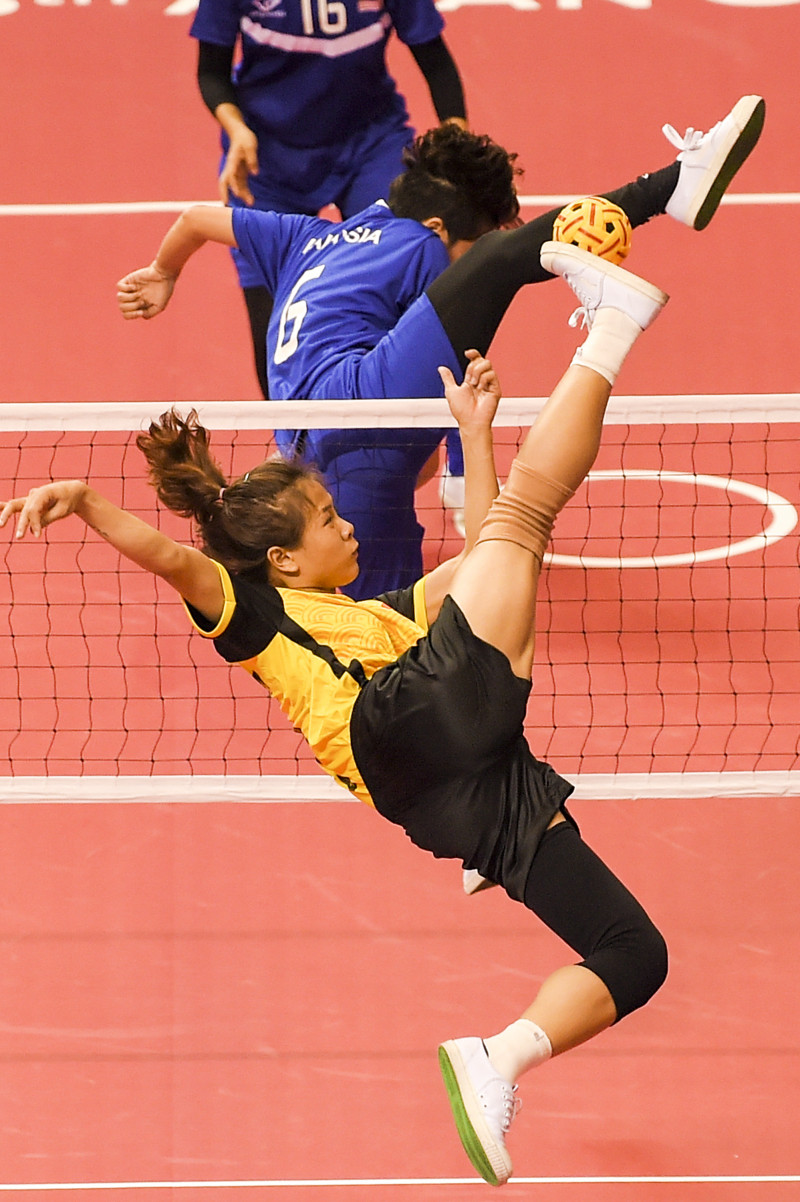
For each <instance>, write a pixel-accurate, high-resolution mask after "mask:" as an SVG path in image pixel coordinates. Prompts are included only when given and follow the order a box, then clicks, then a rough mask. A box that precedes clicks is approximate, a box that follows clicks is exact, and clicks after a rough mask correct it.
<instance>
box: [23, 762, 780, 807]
mask: <svg viewBox="0 0 800 1202" xmlns="http://www.w3.org/2000/svg"><path fill="white" fill-rule="evenodd" d="M569 779H570V780H571V781H572V783H573V784H574V785H575V799H576V800H584V801H587V800H591V801H649V800H665V801H666V800H673V801H674V800H684V799H686V798H690V799H698V800H699V799H703V798H705V799H709V798H712V797H713V798H717V797H718V798H726V799H730V800H736V799H738V798H742V797H747V798H755V797H763V798H768V797H772V798H778V797H800V771H795V770H792V769H787V770H786V771H783V772H653V773H647V772H620V773H610V772H609V773H570V774H569ZM219 802H228V803H237V804H243V805H287V804H297V803H299V804H309V805H319V804H323V803H326V802H336V803H342V802H344V803H345V804H349V803H353V804H356V805H360V804H362V803H361V802H359V801H358V800H357V799H356V798H355V797H353V795H352V794H350V793H348V792H347V790H346V789H345V788H343V786H341V785H338V784H337V783H336V782H335V781H334V780H333V779H332V777H329V776H285V775H284V776H221V775H220V776H215V775H202V776H201V775H197V776H188V775H187V776H4V777H0V805H51V804H55V803H59V804H60V803H70V804H73V805H131V804H145V805H163V804H167V803H176V804H190V805H209V804H214V803H219Z"/></svg>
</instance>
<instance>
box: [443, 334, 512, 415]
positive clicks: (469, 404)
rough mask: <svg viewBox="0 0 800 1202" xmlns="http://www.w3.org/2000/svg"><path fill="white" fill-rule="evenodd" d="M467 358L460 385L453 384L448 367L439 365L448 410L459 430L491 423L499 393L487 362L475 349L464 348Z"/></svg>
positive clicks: (497, 384) (495, 376) (453, 379)
mask: <svg viewBox="0 0 800 1202" xmlns="http://www.w3.org/2000/svg"><path fill="white" fill-rule="evenodd" d="M467 358H468V359H469V363H468V365H467V370H466V371H465V372H464V381H463V383H462V384H456V381H455V376H454V375H453V373H452V372H451V371H450V368H449V367H440V368H439V375H440V377H441V380H442V383H443V384H444V395H445V397H446V398H447V403H448V405H449V406H450V412H451V413H452V415H453V417H454V418H455V419H456V421H457V422H458V424H459V427H460V428H461V429H462V430H463V429H466V428H468V427H470V426H480V427H486V426H491V424H492V422H493V420H494V415H495V413H496V412H497V405H498V402H499V400H500V396H501V392H500V381H499V380H498V379H497V375H496V373H495V370H494V368H493V367H492V365H491V363H490V361H489V360H488V359H486V358H484V356H483V355H481V354H480V353H479V352H478V351H476V350H471V351H467Z"/></svg>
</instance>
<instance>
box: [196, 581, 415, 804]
mask: <svg viewBox="0 0 800 1202" xmlns="http://www.w3.org/2000/svg"><path fill="white" fill-rule="evenodd" d="M216 567H217V569H218V570H219V574H220V579H221V581H222V588H223V592H224V596H225V603H224V607H223V611H222V616H221V617H220V619H219V621H218V622H217V624H216V625H215V626H213V627H211V626H210V625H209V623H208V621H207V620H206V619H204V618H203V616H202V614H199V613H198V612H197V610H195V609H193V608H192V606H190V605H189V604H188V603H186V602H184V605H185V606H186V610H187V612H188V614H189V618H190V619H191V622H192V625H193V626H194V627H195V629H196V630H198V631H199V632H200V634H202V635H203V636H204V637H205V638H209V639H213V640H214V646H215V647H216V650H217V651H218V652H219V654H220V655H221V656H222V657H223V659H225V660H227V661H228V663H236V664H240V665H241V666H242V667H243V668H244V669H245V671H247V672H249V673H250V675H251V676H253V677H254V678H255V679H256V680H257V681H259V683H260V684H262V685H264V687H265V688H267V689H268V690H269V691H270V693H271V694H272V696H273V697H274V698H275V700H276V701H277V702H278V704H279V705H280V707H281V709H282V710H283V712H284V714H285V715H286V717H287V718H288V719H289V721H290V722H291V723H292V725H293V726H295V727H296V728H297V729H298V730H299V731H301V732H302V734H303V735H304V736H305V738H306V740H307V742H308V744H309V746H310V747H311V750H312V751H313V752H314V755H315V756H316V758H317V760H318V762H319V764H320V765H321V767H322V768H324V769H325V771H326V772H328V773H330V775H331V776H333V777H335V779H336V780H338V781H339V783H340V784H342V785H344V786H345V788H347V789H349V790H350V791H351V792H352V793H355V795H356V796H357V797H358V798H359V799H360V800H361V801H364V802H366V803H367V804H368V805H372V798H371V797H370V795H369V792H368V790H367V788H366V786H365V784H364V782H363V780H362V778H361V774H360V773H359V771H358V768H357V767H356V764H355V760H354V758H353V752H352V748H351V745H350V716H351V714H352V710H353V706H354V704H355V700H356V697H357V696H358V693H359V690H360V688H361V687H362V686H363V685H364V684H365V683H366V681H367V680H369V679H370V677H371V676H372V675H373V674H374V673H375V672H377V671H378V669H379V668H382V667H385V666H386V665H387V664H392V663H394V662H395V660H397V659H398V658H399V657H400V656H401V655H402V654H403V652H404V651H407V650H408V648H409V647H412V646H413V645H414V644H415V643H416V642H417V641H418V640H419V639H420V638H421V637H422V636H423V635H424V634H425V633H426V631H427V629H428V622H427V615H426V613H425V600H424V590H423V585H422V581H421V580H420V581H418V582H417V584H416V585H415V586H414V587H413V588H410V589H400V590H398V591H397V592H393V593H386V594H384V595H383V596H382V597H380V598H377V599H376V600H374V601H353V600H351V598H350V597H346V596H344V595H343V594H339V593H322V592H316V591H313V590H305V589H279V588H274V587H273V586H272V585H271V584H269V583H268V582H267V579H266V576H264V577H263V578H262V577H261V576H260V575H258V574H256V573H247V574H246V575H242V576H236V575H230V574H229V573H228V572H227V570H226V569H225V568H224V567H223V566H222V565H221V564H216Z"/></svg>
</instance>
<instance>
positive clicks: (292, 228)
mask: <svg viewBox="0 0 800 1202" xmlns="http://www.w3.org/2000/svg"><path fill="white" fill-rule="evenodd" d="M763 120H764V101H763V100H762V99H761V98H760V97H758V96H747V97H743V98H742V99H741V100H740V101H739V102H738V103H737V104H736V105H735V107H734V108H733V110H732V111H731V113H729V114H728V116H727V117H726V118H725V119H724V120H723V121H721V122H719V123H718V124H717V125H716V126H714V128H713V129H712V130H710V131H709V133H708V134H705V135H703V134H700V133H699V132H698V131H689V134H688V135H687V137H686V139H685V140H684V143H683V144H682V145H683V148H682V149H681V151H680V153H679V155H678V160H677V161H676V162H673V163H671V164H670V165H669V166H668V167H665V168H662V169H661V170H659V171H655V172H653V173H651V174H648V175H643V176H640V177H638V178H637V179H636V180H634V181H633V182H632V183H630V184H627V185H625V186H624V187H622V188H618V189H613V190H611V191H604V192H602V193H599V194H602V195H604V196H607V197H608V198H609V199H610V200H612V201H614V202H615V203H616V204H618V205H619V206H620V207H621V208H622V209H623V210H624V211H625V212H626V213H627V214H628V217H629V218H630V220H631V223H632V225H634V226H636V225H641V224H642V223H644V222H646V221H648V220H649V219H650V218H651V217H654V216H656V215H657V214H660V213H664V212H666V213H668V214H670V215H671V216H672V217H674V218H676V219H677V220H679V221H681V222H683V223H684V224H687V225H689V226H692V227H693V228H696V229H702V228H704V227H705V225H707V224H708V222H709V221H710V220H711V217H712V216H713V214H714V212H715V211H716V208H717V206H718V204H719V202H720V200H721V198H722V195H723V193H724V192H725V189H726V188H727V186H728V184H729V183H730V180H731V179H732V177H733V175H734V174H735V172H736V170H737V169H738V168H739V166H740V165H741V164H742V163H743V162H744V160H745V158H746V157H747V155H748V154H749V153H750V151H751V150H752V148H753V146H754V145H755V143H756V141H757V140H758V137H759V135H760V132H761V127H762V125H763ZM407 158H408V167H407V170H406V171H405V172H404V173H403V174H402V175H401V176H399V177H398V178H397V180H395V182H394V184H393V186H392V189H391V190H390V194H389V203H388V207H387V206H384V205H374V206H371V207H370V208H368V209H366V210H364V211H363V212H362V213H360V214H358V215H357V216H356V217H354V218H351V219H350V220H349V221H346V222H344V223H343V224H342V225H341V226H332V225H330V224H329V223H326V222H323V221H319V220H317V219H316V218H313V217H302V216H296V215H284V214H275V213H264V212H259V211H255V210H250V209H245V208H237V209H233V210H231V209H216V208H212V207H209V206H194V207H193V208H191V209H189V210H187V211H186V212H185V213H184V214H183V215H182V216H181V217H180V218H179V219H178V221H177V222H176V223H175V224H174V225H173V227H172V229H171V230H170V231H169V232H168V233H167V235H166V237H165V239H164V241H163V243H162V245H161V247H160V249H159V251H158V254H157V256H156V259H155V260H154V262H153V263H152V264H151V265H150V266H149V267H145V268H141V269H139V270H138V271H135V272H133V273H131V274H130V275H128V276H126V277H125V278H124V279H122V280H121V281H120V282H119V285H118V300H119V305H120V308H121V310H122V313H123V316H124V317H126V318H151V317H154V316H156V315H157V314H158V313H160V312H161V311H162V310H163V309H164V308H165V306H166V305H167V303H168V301H169V299H170V296H171V295H172V290H173V288H174V286H175V282H176V280H177V278H178V275H179V273H180V271H181V270H182V268H183V267H184V265H185V263H186V262H187V260H188V259H189V258H190V257H191V255H192V254H194V253H195V252H196V251H197V250H198V249H199V248H200V247H201V246H202V245H203V244H204V243H205V242H207V241H214V242H221V243H223V244H226V245H228V246H237V247H238V248H239V249H240V250H241V251H242V253H243V254H244V255H245V256H246V257H247V259H248V261H249V262H250V264H251V266H252V267H253V269H254V270H255V271H257V272H258V273H259V274H260V277H261V278H262V279H263V281H264V283H265V284H266V286H267V287H268V288H270V289H271V290H272V291H273V294H274V295H275V297H276V305H275V312H274V314H273V317H272V320H271V322H270V330H269V338H268V347H269V354H270V361H271V371H272V373H273V378H274V382H275V390H276V394H277V395H278V396H281V397H286V398H289V397H315V398H322V399H325V398H356V397H366V398H372V397H398V396H399V397H425V396H433V395H437V394H439V395H440V394H441V382H440V380H439V375H438V367H439V365H440V364H445V365H446V366H447V367H449V368H450V370H451V371H452V372H453V374H454V375H455V376H457V377H458V378H460V376H461V375H462V373H463V370H464V364H465V355H466V352H467V350H468V349H469V348H472V347H475V348H477V349H478V350H479V351H480V353H481V354H486V352H487V351H488V348H489V345H490V343H491V341H492V338H493V337H494V334H495V332H496V330H497V328H498V326H499V324H500V321H501V320H502V317H503V314H504V313H505V311H506V309H507V308H508V306H509V305H510V303H511V301H512V300H513V298H514V296H515V295H516V293H517V292H518V291H519V289H520V288H522V287H523V286H524V285H526V284H531V283H536V282H539V281H543V280H547V279H550V278H551V276H550V275H549V273H548V272H547V271H546V270H545V269H544V268H543V267H542V266H541V264H540V251H541V247H542V245H543V244H544V242H546V241H548V240H549V239H550V238H551V237H552V230H553V220H554V217H555V216H556V213H555V212H550V213H546V214H544V215H543V216H541V217H537V218H535V219H534V220H533V221H531V222H528V223H527V224H525V225H522V226H520V227H519V228H517V229H513V230H499V229H498V228H497V227H498V226H501V225H503V224H505V223H507V222H508V221H509V220H510V219H511V218H513V217H514V216H515V214H516V212H517V210H518V202H517V198H516V193H515V191H514V186H513V177H514V168H513V157H512V156H510V155H508V154H507V153H506V152H505V151H504V150H503V149H502V148H501V147H499V146H497V144H496V143H494V142H492V141H491V140H490V139H489V138H486V137H478V136H477V135H474V134H470V133H468V132H466V131H461V130H458V129H457V128H456V127H454V126H449V127H448V126H443V127H440V128H439V129H437V130H432V131H430V132H429V133H428V134H426V135H424V136H423V137H422V138H420V139H418V140H417V142H416V143H415V146H414V151H413V153H410V152H408V153H407ZM301 437H302V435H298V439H299V438H301ZM366 437H368V438H369V439H370V444H369V445H370V449H371V452H372V463H373V465H374V472H373V476H372V478H370V477H369V472H368V471H365V469H364V457H363V445H364V439H365V438H366ZM399 437H400V440H401V443H403V444H405V443H407V441H408V431H403V432H401V434H400V436H399ZM414 437H415V439H416V442H415V449H416V450H417V452H418V457H419V466H420V467H421V466H422V464H423V463H424V462H425V461H426V459H427V458H428V456H429V455H430V453H431V451H432V450H433V449H434V447H435V445H436V441H437V439H438V433H437V432H433V435H431V432H430V431H428V432H426V431H418V432H417V433H416V434H415V436H414ZM426 440H427V441H426ZM397 444H398V434H397V432H393V431H386V430H383V431H379V430H371V431H369V432H368V433H367V434H365V433H364V432H363V431H356V432H354V431H342V430H323V431H313V432H309V433H308V435H307V438H306V442H305V445H304V446H303V447H302V452H303V455H304V456H305V457H306V458H308V459H311V460H313V461H314V462H315V463H316V464H317V465H318V467H319V468H320V470H321V471H322V472H323V473H324V475H325V477H326V482H327V484H328V487H329V488H330V490H331V493H332V495H333V497H334V501H335V502H336V504H337V507H341V509H342V516H343V517H345V518H346V519H347V520H348V521H351V522H353V524H354V525H355V527H356V531H357V534H358V537H359V541H360V543H361V559H362V572H361V573H360V574H359V576H360V577H362V576H363V580H361V579H360V581H359V582H358V584H359V587H358V589H357V590H351V595H352V596H358V597H365V596H376V595H377V594H378V593H380V592H381V591H384V590H385V588H386V587H388V586H387V585H386V584H385V583H384V581H385V579H386V567H385V563H384V562H382V561H383V560H384V557H385V554H386V552H385V548H384V545H383V540H384V537H385V538H386V539H387V540H388V539H392V538H393V539H394V540H395V541H394V546H393V551H395V550H396V551H397V554H396V556H395V558H394V560H393V562H392V564H391V571H392V579H396V576H397V572H398V569H399V568H404V569H405V570H406V571H407V578H408V580H409V582H410V581H413V580H414V579H415V578H416V577H417V576H418V575H419V571H420V569H421V533H422V532H421V529H420V527H419V526H418V524H417V522H416V516H415V514H414V498H413V482H412V483H411V484H410V485H409V483H408V448H407V447H406V446H402V445H401V447H400V454H401V458H402V466H401V468H399V469H398V467H397V459H396V456H397V455H398V445H397ZM295 449H300V448H295ZM355 451H359V455H357V456H356V457H355V459H356V462H355V466H354V470H355V471H356V472H357V473H358V475H357V478H355V479H354V478H353V477H352V476H349V472H350V470H351V462H352V457H353V453H354V452H355ZM381 480H384V481H386V480H388V481H390V483H391V485H392V487H393V489H394V493H393V495H394V498H395V500H396V501H399V502H400V504H399V506H398V508H397V509H396V511H394V512H382V511H381V510H380V508H376V507H375V506H374V498H375V489H376V488H377V486H378V484H379V483H380V481H381ZM343 482H346V484H347V487H346V490H345V489H343ZM404 484H405V487H406V489H407V492H406V495H405V496H403V495H402V493H401V491H400V490H401V488H402V487H403V485H404ZM359 485H363V496H364V504H363V510H359V508H358V506H355V507H354V506H352V505H351V507H350V508H349V510H347V509H344V507H343V506H341V497H342V494H343V492H345V493H346V495H347V496H348V498H349V499H350V500H351V501H352V499H353V497H354V496H355V495H356V489H357V488H358V487H359ZM370 516H371V518H372V525H371V526H370V525H369V522H368V520H367V519H368V517H370ZM381 523H382V524H383V525H382V526H381Z"/></svg>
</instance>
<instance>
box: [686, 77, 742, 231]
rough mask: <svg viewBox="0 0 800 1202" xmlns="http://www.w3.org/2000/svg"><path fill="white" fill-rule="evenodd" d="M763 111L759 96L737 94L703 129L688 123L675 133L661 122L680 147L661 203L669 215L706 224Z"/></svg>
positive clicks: (700, 227) (692, 223)
mask: <svg viewBox="0 0 800 1202" xmlns="http://www.w3.org/2000/svg"><path fill="white" fill-rule="evenodd" d="M765 111H766V106H765V104H764V100H763V99H762V97H761V96H743V97H742V98H741V100H739V101H737V103H736V104H735V105H734V106H733V108H732V109H731V111H730V112H729V113H728V115H727V117H723V119H722V120H721V121H718V122H717V124H716V125H715V126H714V127H713V129H710V130H709V131H708V133H706V134H704V133H702V132H701V130H699V129H692V128H691V127H690V128H689V129H687V131H686V133H685V134H684V135H683V137H681V135H680V134H679V133H678V132H677V130H676V129H675V128H674V127H673V126H672V125H665V126H664V127H663V130H664V134H665V135H666V137H667V139H668V140H669V141H670V142H671V143H672V145H673V146H675V147H676V148H677V149H678V150H679V151H680V154H679V155H678V162H679V163H680V165H681V170H680V175H679V176H678V183H677V185H676V187H675V191H674V192H673V193H672V196H670V198H669V200H668V201H667V207H666V211H667V212H668V213H669V215H670V217H674V218H675V219H676V220H677V221H682V222H683V224H684V225H689V226H691V227H692V228H693V229H696V230H704V229H705V228H706V226H707V225H708V223H709V221H710V220H711V218H712V217H713V216H714V214H715V213H716V211H717V207H718V205H719V202H720V201H721V200H722V197H723V195H724V193H725V190H726V188H727V187H728V184H729V183H730V182H731V180H732V179H733V177H734V175H735V174H736V172H737V171H738V170H739V168H740V167H741V165H742V163H743V162H744V161H745V159H746V158H747V156H748V155H749V154H750V151H751V150H752V149H753V147H754V146H755V144H756V142H757V141H758V139H759V136H760V134H761V130H762V127H763V125H764V115H765Z"/></svg>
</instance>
